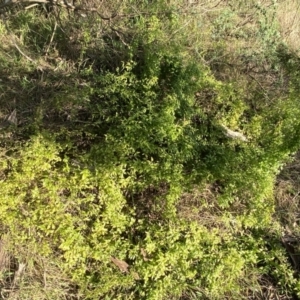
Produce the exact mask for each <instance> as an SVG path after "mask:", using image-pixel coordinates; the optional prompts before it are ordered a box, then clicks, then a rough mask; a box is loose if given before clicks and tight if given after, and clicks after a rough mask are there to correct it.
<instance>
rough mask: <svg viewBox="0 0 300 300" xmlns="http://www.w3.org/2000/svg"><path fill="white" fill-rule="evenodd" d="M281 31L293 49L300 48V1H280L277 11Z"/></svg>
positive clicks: (297, 49)
mask: <svg viewBox="0 0 300 300" xmlns="http://www.w3.org/2000/svg"><path fill="white" fill-rule="evenodd" d="M277 17H278V21H279V25H280V32H281V35H282V37H283V38H284V40H285V42H286V43H287V44H288V46H289V47H291V49H293V50H294V51H296V52H298V51H299V50H300V39H299V35H300V2H299V1H298V0H284V1H281V2H280V3H279V6H278V13H277Z"/></svg>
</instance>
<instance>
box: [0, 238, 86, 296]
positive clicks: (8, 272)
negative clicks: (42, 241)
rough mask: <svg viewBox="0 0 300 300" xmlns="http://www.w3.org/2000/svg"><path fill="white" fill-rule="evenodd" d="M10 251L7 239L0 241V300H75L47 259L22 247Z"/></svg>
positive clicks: (72, 289)
mask: <svg viewBox="0 0 300 300" xmlns="http://www.w3.org/2000/svg"><path fill="white" fill-rule="evenodd" d="M17 248H18V249H13V247H12V245H11V243H10V240H9V238H8V236H5V237H2V238H1V240H0V299H5V300H46V299H47V300H48V299H53V300H56V299H57V300H58V299H59V300H77V299H81V298H80V295H79V294H78V291H77V290H76V288H75V287H74V286H73V285H72V282H71V281H70V279H68V278H67V277H66V276H65V275H64V273H63V272H62V271H61V270H60V269H59V268H58V267H57V265H56V264H55V261H54V260H53V259H51V258H45V257H42V256H41V255H39V254H38V253H34V254H33V253H32V251H29V249H26V247H22V248H21V247H19V246H18V247H17Z"/></svg>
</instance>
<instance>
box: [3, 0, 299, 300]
mask: <svg viewBox="0 0 300 300" xmlns="http://www.w3.org/2000/svg"><path fill="white" fill-rule="evenodd" d="M125 2H126V1H125ZM130 2H132V1H127V2H126V3H127V4H128V3H130ZM141 2H142V3H141V4H140V7H138V8H139V9H141V10H142V9H145V7H148V1H141ZM146 2H147V3H146ZM153 2H154V3H153V6H151V8H149V11H148V13H147V14H140V15H138V16H135V17H132V18H130V20H127V21H126V22H125V21H123V23H122V21H120V20H117V21H116V23H115V26H119V27H118V28H121V29H122V30H123V31H124V32H123V33H122V30H121V29H120V32H119V31H114V30H113V28H112V27H110V29H107V32H105V34H107V35H108V37H109V38H108V37H107V36H105V34H103V36H99V35H97V30H98V27H97V26H100V25H101V24H102V23H101V22H103V20H100V19H99V18H97V17H91V18H88V19H87V21H84V20H81V19H80V20H79V21H78V23H76V25H77V26H78V28H81V31H80V30H79V29H78V32H79V33H78V36H80V43H81V44H80V45H81V46H82V47H81V48H80V49H79V50H78V51H77V52H76V51H74V52H73V53H72V54H70V52H68V51H67V50H66V49H65V48H64V46H66V48H67V46H70V44H67V42H66V40H64V39H65V38H66V36H64V34H63V31H61V30H58V32H57V34H56V35H55V36H54V41H55V43H57V44H58V46H57V48H58V50H57V49H55V50H56V51H59V52H60V53H61V55H63V54H66V56H68V55H69V56H68V60H72V59H73V60H74V62H75V63H74V65H75V67H74V66H72V67H70V70H69V74H68V75H67V76H66V75H65V74H64V73H63V72H62V73H61V72H60V71H57V70H60V69H59V68H63V66H62V65H59V66H57V68H53V70H52V69H51V71H48V73H47V75H45V76H44V75H43V81H42V83H40V86H39V87H36V85H35V84H34V81H31V80H30V79H29V78H31V77H34V72H33V71H32V70H33V68H34V66H32V65H31V64H28V65H27V67H28V69H26V68H21V69H22V72H21V75H20V78H19V79H20V80H19V81H17V83H18V85H17V87H22V89H23V90H24V95H23V97H24V99H25V98H26V99H27V98H30V97H37V96H34V95H36V94H38V95H39V96H40V98H38V97H37V98H38V99H35V102H34V105H33V106H34V107H33V108H31V110H30V111H31V112H32V114H31V115H28V120H29V121H27V123H26V122H25V121H24V124H21V125H22V126H20V128H17V129H15V131H13V130H12V129H11V128H9V129H7V130H8V133H9V134H12V136H13V137H14V138H15V140H13V141H12V142H11V143H10V144H9V145H8V144H7V142H6V141H5V142H4V140H5V138H3V137H2V136H1V151H2V152H1V165H0V191H1V206H0V220H1V221H0V228H1V234H2V233H3V234H4V233H5V234H7V235H9V236H10V240H11V244H12V251H15V252H16V251H17V250H16V249H17V248H18V247H20V246H23V247H26V249H28V251H31V252H32V253H39V255H42V256H43V257H45V258H47V259H50V260H51V259H54V257H55V260H56V261H58V262H59V267H60V268H61V269H62V270H63V272H64V273H65V274H67V275H68V276H69V277H70V278H71V279H72V281H73V282H74V283H75V284H76V285H77V286H78V289H79V291H80V293H81V294H82V295H83V296H82V298H83V299H87V300H94V299H95V300H96V299H99V298H100V299H147V300H148V299H149V300H151V299H153V300H159V299H180V297H181V296H183V295H184V294H186V293H188V292H194V291H196V292H197V295H198V296H197V297H198V298H197V299H207V298H209V299H224V297H225V296H226V295H227V296H228V295H229V297H231V298H232V299H240V297H241V293H242V290H243V289H244V288H245V287H244V286H243V285H242V283H241V282H242V280H244V278H246V277H247V276H250V275H249V274H253V273H254V274H255V276H259V275H261V274H268V275H269V276H272V277H273V278H274V280H275V281H276V282H277V283H278V284H279V285H280V286H281V287H282V288H286V289H289V290H293V289H294V288H296V291H297V292H299V287H298V286H297V284H298V285H299V283H297V281H296V279H295V278H294V277H293V272H292V270H291V268H290V266H289V264H288V263H287V261H286V258H285V256H284V252H283V249H282V247H281V245H280V244H279V243H278V242H277V240H278V237H277V239H276V234H278V233H277V232H276V228H272V226H273V224H272V223H271V222H272V214H273V212H274V202H273V188H274V181H275V176H276V174H277V172H278V170H279V169H280V167H281V166H282V164H283V163H284V162H285V161H286V160H287V158H288V157H289V155H291V154H292V153H294V152H295V151H297V150H298V149H299V143H300V139H299V128H300V109H299V105H298V100H297V91H298V89H299V87H298V79H297V76H296V75H295V74H296V67H295V65H297V64H298V61H297V60H296V58H293V60H292V58H289V59H288V61H289V62H290V64H287V63H286V61H287V58H286V57H285V55H287V53H288V52H287V53H286V52H284V50H282V51H281V52H282V53H281V52H280V51H279V50H278V47H277V46H278V45H279V43H277V42H278V41H277V38H278V37H277V35H276V32H277V31H276V30H275V29H274V27H273V26H271V25H272V24H273V23H272V22H273V19H272V21H270V20H269V15H268V14H267V13H266V12H265V11H264V10H263V8H261V7H256V6H254V8H255V9H256V10H258V11H260V13H261V15H260V18H261V19H260V21H261V22H260V23H259V22H258V23H259V24H260V27H259V30H260V33H261V35H260V36H259V41H262V42H263V43H262V48H261V49H260V50H262V52H259V51H258V52H257V53H256V52H255V51H254V52H253V53H252V54H251V55H252V58H251V59H252V60H251V63H256V64H259V63H262V62H264V63H266V64H267V66H268V67H269V66H270V65H273V67H274V70H275V69H276V72H275V71H274V73H276V74H275V75H274V76H275V77H276V80H277V81H278V82H279V81H280V80H279V77H280V74H285V72H287V73H289V75H290V76H291V82H290V87H289V89H286V90H285V93H282V94H281V95H280V97H279V96H278V95H277V94H276V92H274V91H273V90H272V89H271V88H270V87H269V86H267V84H266V85H265V86H266V88H269V90H267V91H265V93H264V92H262V91H257V86H253V83H252V82H251V83H249V85H247V84H245V83H244V82H243V80H245V78H246V77H247V76H246V75H245V74H242V75H241V77H243V80H242V79H241V80H240V81H239V80H235V75H232V78H231V77H230V76H229V78H226V76H225V79H224V80H222V79H220V78H222V76H223V74H222V70H221V71H218V69H217V67H216V66H215V65H213V63H211V65H210V64H209V63H206V62H205V59H207V58H212V61H213V60H214V55H217V56H218V57H219V53H218V51H220V52H225V51H226V47H227V45H226V44H225V43H223V42H222V41H221V42H220V38H224V37H226V36H227V34H231V33H232V30H234V28H235V26H234V22H236V20H238V18H239V15H238V14H237V13H236V12H235V10H233V9H230V8H229V7H228V8H226V9H225V8H224V9H223V11H222V13H220V15H219V16H218V17H217V18H215V19H214V22H212V24H213V25H210V26H213V28H210V26H208V27H207V32H209V33H210V34H211V35H212V36H211V37H212V39H213V41H212V45H213V46H217V47H216V50H215V52H213V53H210V51H211V49H205V48H204V45H202V44H201V43H200V44H199V42H198V43H197V44H195V45H193V47H192V46H191V42H190V41H189V38H188V37H187V34H188V29H189V27H188V26H190V24H194V23H192V22H191V21H188V22H187V23H183V19H184V18H183V16H182V15H184V14H183V13H182V12H181V13H180V10H179V8H178V7H180V5H179V6H176V3H175V2H174V3H173V2H172V1H171V2H172V3H170V5H166V3H165V1H153ZM171 4H172V5H171ZM123 5H124V7H123V6H122V9H124V12H126V13H132V11H134V10H133V9H132V7H131V6H130V5H129V4H128V5H127V6H126V4H123ZM239 5H241V3H237V4H236V8H238V7H239ZM120 7H121V6H120ZM159 10H161V11H163V12H164V13H159ZM271 15H272V14H271ZM191 16H192V14H189V15H188V17H189V18H192V17H191ZM15 18H16V20H18V22H20V23H18V22H16V23H13V22H12V24H11V26H13V27H12V29H13V30H15V31H16V32H18V28H20V27H21V28H22V30H23V31H22V35H24V37H23V39H24V44H25V45H27V47H28V48H30V47H36V48H35V49H34V51H36V53H37V55H40V53H41V49H42V45H43V41H41V40H39V39H41V36H43V34H45V32H47V34H48V35H49V34H51V30H50V29H51V26H50V23H47V22H46V21H45V20H44V19H43V22H45V23H43V22H41V26H38V25H39V24H38V23H37V22H38V21H37V20H41V19H40V18H38V17H37V15H35V14H34V13H26V12H24V13H22V14H20V15H18V16H16V17H15ZM197 20H198V19H193V21H194V22H195V23H197V22H198V21H199V20H198V21H197ZM226 20H227V21H226ZM50 21H51V18H50ZM50 21H49V22H50ZM52 21H53V20H52ZM196 21H197V22H196ZM63 22H64V24H65V26H66V28H65V31H66V32H68V33H69V32H71V28H70V27H68V25H67V22H66V19H63ZM190 22H191V23H190ZM199 22H200V21H199ZM25 23H26V24H27V25H26V27H25V26H24V24H25ZM22 24H23V25H22ZM42 24H43V25H42ZM47 24H48V25H49V26H48V25H47ZM270 24H271V25H270ZM91 26H92V29H91V30H90V27H91ZM185 26H187V29H186V30H185V29H184V28H185ZM268 26H269V27H268ZM39 27H40V28H41V29H40V32H41V34H39V35H38V36H36V40H35V39H34V38H33V37H31V35H30V34H31V33H32V31H33V30H38V29H39ZM103 30H104V29H103ZM110 30H111V31H110ZM249 30H250V29H249ZM266 31H267V33H266ZM116 32H117V33H118V34H117V33H116ZM250 32H251V30H250ZM29 33H30V34H29ZM264 33H265V35H264ZM121 34H122V36H121V37H120V35H121ZM247 34H249V35H250V33H249V32H248V31H247V30H245V32H243V31H242V30H241V31H240V32H239V33H238V34H237V37H235V38H237V39H240V38H243V39H247V38H248V35H247ZM195 39H196V38H195V36H194V35H193V36H191V40H192V41H195ZM63 41H64V42H65V44H64V43H63ZM270 44H272V45H275V46H276V47H275V46H274V49H271V50H272V51H270V52H267V51H264V50H265V48H268V47H269V46H270ZM71 46H72V44H71ZM202 48H203V49H202ZM241 49H242V47H241ZM52 50H53V52H54V49H52ZM275 50H276V51H275ZM277 50H278V51H277ZM195 53H197V55H196V54H195ZM199 53H204V54H203V55H200V54H199ZM52 54H53V53H52ZM246 54H247V53H243V55H244V56H243V55H241V56H239V57H238V59H239V61H241V60H242V59H248V58H249V57H250V56H249V57H248V58H247V57H246V56H247V55H248V54H247V55H246ZM200 56H201V59H200V58H199V57H200ZM91 57H93V58H94V61H92V62H91V61H90V60H91ZM219 59H220V58H219ZM226 60H228V61H229V62H230V61H231V60H233V58H232V57H230V56H229V55H228V56H227V57H226V58H224V61H225V62H226ZM0 63H1V64H2V63H3V65H4V62H2V59H1V60H0ZM8 64H12V65H13V66H14V63H13V62H11V61H9V62H8ZM70 65H71V64H70ZM12 70H13V71H16V70H17V68H12ZM224 70H225V71H226V68H225V69H223V71H224ZM225 71H224V72H225ZM45 72H46V71H45ZM226 72H228V71H226ZM272 74H273V73H272ZM229 75H231V74H229ZM61 81H62V82H63V83H64V84H60V82H61ZM274 81H275V80H274ZM277 81H276V82H277ZM52 82H55V83H57V85H56V86H55V88H57V90H55V92H54V91H53V88H52ZM278 82H277V83H278ZM0 84H1V82H0ZM1 89H3V90H4V91H5V92H7V93H8V94H9V95H10V94H13V92H12V91H11V90H9V88H6V87H5V86H4V85H3V86H2V85H1ZM5 89H6V90H5ZM40 89H42V92H41V93H40ZM263 89H264V87H263ZM39 93H40V94H39ZM45 95H46V96H45ZM277 96H278V97H277ZM45 99H46V100H45ZM27 101H28V99H27ZM25 102H26V101H25ZM253 103H254V104H253ZM253 106H255V108H253ZM22 108H23V109H24V107H22ZM24 110H25V109H24ZM224 128H229V129H230V130H232V131H235V132H238V133H239V134H243V135H244V136H245V137H246V139H244V140H243V139H238V138H232V137H230V136H229V135H228V134H227V133H226V130H225V129H224ZM9 130H10V131H9ZM12 132H13V133H12ZM8 146H9V149H8ZM205 186H209V187H211V194H213V199H211V198H209V197H207V199H206V198H205V196H204V195H202V196H201V197H203V199H201V197H199V199H198V203H197V205H196V204H195V203H193V202H192V201H190V204H189V205H190V215H188V216H185V215H183V214H182V211H181V210H182V199H183V198H184V195H185V194H186V193H192V190H193V189H196V190H198V191H201V192H202V191H204V188H203V187H205ZM214 187H215V190H213V189H214ZM205 202H207V204H206V205H205ZM207 208H214V209H215V211H214V212H213V213H212V214H211V219H212V220H213V221H212V222H209V221H207V220H205V219H202V218H201V213H202V212H204V211H205V209H207ZM194 210H195V211H197V212H198V213H199V215H198V218H193V217H191V215H192V211H194ZM114 259H117V260H119V263H120V261H121V267H120V265H118V263H116V260H114ZM125 262H126V264H125V267H124V263H125ZM122 263H123V267H122ZM127 264H128V265H127Z"/></svg>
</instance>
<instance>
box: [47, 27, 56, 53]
mask: <svg viewBox="0 0 300 300" xmlns="http://www.w3.org/2000/svg"><path fill="white" fill-rule="evenodd" d="M56 28H57V22H55V25H54V28H53V32H52V35H51V38H50V42H49V45H48V47H47V50H46V53H45V55H48V53H49V49H50V47H51V44H52V42H53V38H54V35H55V32H56Z"/></svg>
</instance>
